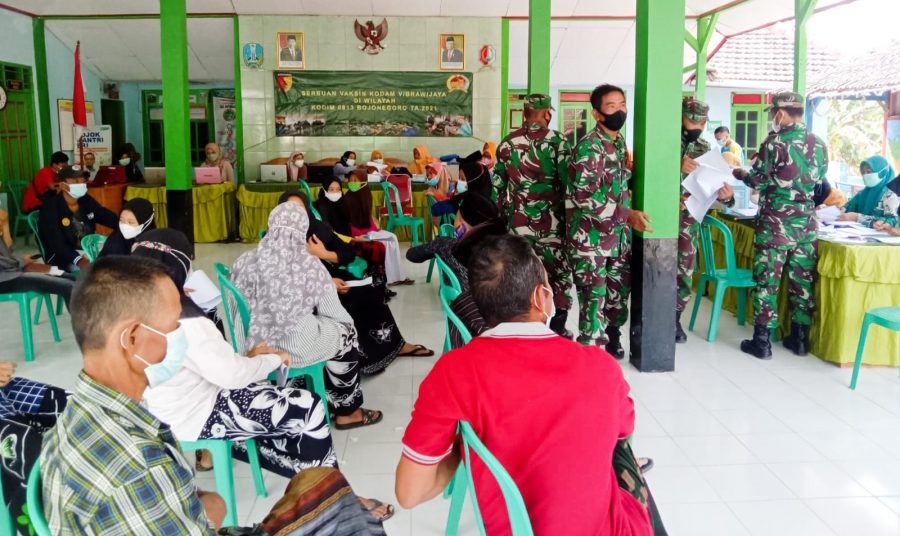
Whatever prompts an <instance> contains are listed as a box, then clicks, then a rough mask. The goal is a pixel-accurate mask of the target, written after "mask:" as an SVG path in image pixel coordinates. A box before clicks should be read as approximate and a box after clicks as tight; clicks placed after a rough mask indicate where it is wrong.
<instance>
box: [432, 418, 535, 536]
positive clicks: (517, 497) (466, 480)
mask: <svg viewBox="0 0 900 536" xmlns="http://www.w3.org/2000/svg"><path fill="white" fill-rule="evenodd" d="M459 435H460V436H462V459H461V460H460V467H459V469H457V471H456V474H455V475H454V476H453V480H452V481H451V486H452V489H451V495H452V498H451V499H450V514H449V516H448V517H447V529H446V531H445V534H447V535H455V534H456V533H457V531H458V530H459V519H460V516H461V515H462V507H463V503H464V502H465V496H466V491H469V492H471V494H472V509H473V510H474V511H475V522H476V524H477V525H478V529H479V531H480V532H481V535H482V536H486V535H487V532H486V531H485V529H484V521H483V519H482V517H481V510H479V508H478V495H477V493H476V490H475V480H474V479H473V478H472V463H471V460H472V451H475V454H476V455H477V456H478V457H479V458H481V461H482V463H484V465H485V466H487V468H488V470H489V471H490V472H491V474H492V475H493V476H494V479H495V480H496V481H497V484H499V486H500V491H501V492H502V493H503V500H504V501H505V502H506V510H507V512H508V514H509V524H510V528H511V529H512V535H513V536H534V530H533V529H532V528H531V520H530V519H529V517H528V509H527V508H526V507H525V500H524V499H522V494H521V493H520V492H519V488H518V487H517V486H516V483H515V482H514V481H513V479H512V477H511V476H509V473H507V472H506V469H504V468H503V465H502V464H501V463H500V462H499V461H498V460H497V458H495V457H494V455H493V454H491V451H489V450H488V448H487V447H485V446H484V443H482V442H481V439H479V438H478V435H477V434H476V433H475V431H474V430H473V429H472V426H471V425H470V424H469V423H468V422H466V421H459ZM463 484H464V485H463ZM449 487H450V486H448V488H449Z"/></svg>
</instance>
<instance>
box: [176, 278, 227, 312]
mask: <svg viewBox="0 0 900 536" xmlns="http://www.w3.org/2000/svg"><path fill="white" fill-rule="evenodd" d="M184 288H185V289H191V293H190V294H188V296H190V298H191V300H193V302H194V303H196V304H197V306H198V307H200V308H201V309H203V310H204V311H211V310H213V309H215V308H216V307H218V306H219V304H220V303H222V293H221V292H219V288H218V287H216V285H215V283H213V282H212V280H210V278H209V277H208V276H207V275H206V273H204V272H203V270H196V271H194V272H192V273H191V275H190V276H189V277H188V278H187V280H185V282H184Z"/></svg>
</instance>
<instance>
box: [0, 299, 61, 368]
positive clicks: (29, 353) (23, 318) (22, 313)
mask: <svg viewBox="0 0 900 536" xmlns="http://www.w3.org/2000/svg"><path fill="white" fill-rule="evenodd" d="M32 300H37V301H38V307H36V308H35V317H34V323H35V324H37V323H38V319H39V318H40V314H41V310H40V307H39V306H40V304H41V303H42V302H44V301H46V302H47V316H48V317H50V330H51V331H52V332H53V341H54V342H59V340H60V339H59V329H58V328H57V326H56V317H55V316H54V315H53V302H52V301H51V299H50V295H49V294H39V293H37V292H9V293H4V294H0V302H16V303H18V304H19V323H20V324H21V327H22V343H23V344H24V345H25V361H34V334H33V332H32V328H31V301H32ZM60 300H62V298H60Z"/></svg>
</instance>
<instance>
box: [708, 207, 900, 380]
mask: <svg viewBox="0 0 900 536" xmlns="http://www.w3.org/2000/svg"><path fill="white" fill-rule="evenodd" d="M718 217H719V219H720V220H721V221H723V222H724V223H725V225H727V226H728V228H729V229H730V230H731V233H732V235H733V237H734V253H735V260H736V262H737V265H738V267H740V268H752V266H753V237H754V235H755V232H754V228H753V225H754V222H753V221H752V220H734V219H731V218H728V217H727V216H718ZM713 242H714V247H715V256H716V264H717V265H718V266H719V267H724V265H725V257H724V255H725V252H724V246H723V243H722V235H721V233H719V232H717V231H714V232H713ZM701 257H702V256H701ZM702 263H703V259H702V258H701V259H700V267H699V268H698V270H697V271H698V272H700V271H701V270H702V266H703V264H702ZM818 268H819V280H818V282H817V283H816V295H815V300H816V314H815V317H814V320H813V326H812V329H811V332H810V343H811V346H812V348H811V351H812V353H813V354H815V355H816V356H818V357H820V358H822V359H824V360H826V361H830V362H832V363H836V364H838V365H841V366H852V364H853V360H854V358H855V357H856V345H857V343H858V341H859V330H860V327H861V326H862V319H863V315H864V314H865V312H866V311H868V310H869V309H874V308H875V307H888V306H897V305H898V304H900V247H897V246H886V245H877V244H844V243H838V242H828V241H825V240H819V263H818ZM751 292H752V291H751ZM723 308H724V309H725V310H727V311H730V312H732V313H734V312H735V311H736V310H737V298H736V294H735V290H734V289H729V290H728V291H727V292H726V294H725V300H724V302H723ZM778 316H779V326H778V327H779V338H781V337H783V336H784V335H785V334H786V333H787V332H788V330H789V328H790V315H789V309H788V303H787V280H786V278H782V284H781V288H780V290H779V293H778ZM747 319H748V323H750V324H752V319H753V304H752V301H751V300H749V299H748V300H747ZM694 329H695V330H702V329H704V327H703V326H701V325H700V324H698V325H696V326H695V327H694ZM863 363H865V364H867V365H888V366H898V365H900V333H898V332H895V331H890V330H887V329H883V328H880V327H875V328H871V329H870V330H869V335H868V339H867V342H866V350H865V353H864V354H863Z"/></svg>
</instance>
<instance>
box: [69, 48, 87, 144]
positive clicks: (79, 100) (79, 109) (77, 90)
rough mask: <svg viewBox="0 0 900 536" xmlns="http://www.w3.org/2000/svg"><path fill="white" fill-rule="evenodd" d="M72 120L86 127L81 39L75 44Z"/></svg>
mask: <svg viewBox="0 0 900 536" xmlns="http://www.w3.org/2000/svg"><path fill="white" fill-rule="evenodd" d="M72 120H73V122H74V123H75V124H76V125H80V126H82V127H87V107H86V106H85V104H84V83H83V82H82V81H81V41H79V42H78V44H77V45H75V87H74V88H73V89H72Z"/></svg>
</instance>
